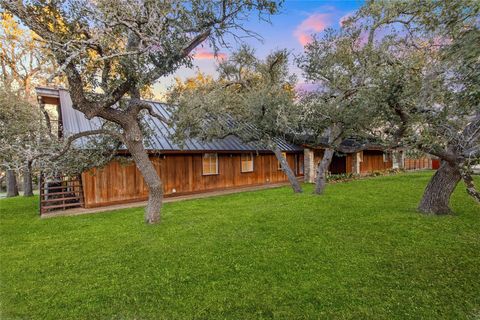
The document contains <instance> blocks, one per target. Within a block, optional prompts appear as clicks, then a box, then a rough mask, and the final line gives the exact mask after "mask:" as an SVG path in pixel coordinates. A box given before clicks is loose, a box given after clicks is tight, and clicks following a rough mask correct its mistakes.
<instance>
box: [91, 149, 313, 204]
mask: <svg viewBox="0 0 480 320" xmlns="http://www.w3.org/2000/svg"><path fill="white" fill-rule="evenodd" d="M202 156H203V154H202V153H197V154H185V153H177V154H165V155H161V156H152V157H151V160H152V162H153V164H154V166H155V168H156V170H157V172H158V173H159V175H160V178H161V179H162V182H163V186H164V188H163V189H164V193H165V196H167V197H168V196H174V195H182V194H191V193H200V192H205V191H210V190H220V189H226V188H235V187H242V186H249V185H261V184H269V183H277V182H284V181H288V178H287V176H286V175H285V174H284V173H283V171H282V170H279V169H278V162H277V159H276V158H275V155H273V154H258V155H256V154H254V164H253V167H254V168H253V170H254V171H253V172H245V173H242V172H241V167H240V166H241V161H240V158H241V154H240V153H233V154H230V153H218V172H219V174H217V175H202ZM287 161H288V163H289V164H290V166H291V168H292V170H294V171H295V170H296V173H297V175H299V176H300V175H302V173H301V171H302V170H301V169H302V164H303V161H304V160H303V154H301V153H297V154H295V153H288V154H287ZM82 183H83V190H84V200H85V206H86V207H97V206H105V205H110V204H115V203H124V202H133V201H140V200H146V199H147V197H148V188H147V185H146V184H145V182H144V181H143V178H142V175H141V174H140V172H139V171H138V169H137V168H136V166H135V164H134V163H129V164H127V165H124V164H120V163H119V162H118V161H112V162H111V163H109V164H108V165H107V166H105V167H104V168H101V169H97V168H95V169H92V170H90V171H89V172H84V173H83V174H82Z"/></svg>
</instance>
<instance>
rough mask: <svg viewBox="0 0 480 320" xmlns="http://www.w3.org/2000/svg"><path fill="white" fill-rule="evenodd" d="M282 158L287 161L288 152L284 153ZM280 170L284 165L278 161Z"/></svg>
mask: <svg viewBox="0 0 480 320" xmlns="http://www.w3.org/2000/svg"><path fill="white" fill-rule="evenodd" d="M282 157H283V158H284V159H285V160H287V153H286V152H282ZM278 170H282V164H281V163H280V161H278Z"/></svg>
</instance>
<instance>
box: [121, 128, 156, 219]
mask: <svg viewBox="0 0 480 320" xmlns="http://www.w3.org/2000/svg"><path fill="white" fill-rule="evenodd" d="M124 142H125V144H126V146H127V148H128V151H130V154H131V155H132V157H133V160H134V161H135V164H136V166H137V168H138V170H140V172H141V173H142V176H143V179H144V180H145V183H146V184H147V187H148V204H147V207H146V208H145V222H146V223H149V224H154V223H158V222H160V217H161V216H160V210H161V208H162V201H163V186H162V181H161V180H160V177H159V176H158V173H157V171H156V170H155V168H154V166H153V164H152V162H151V161H150V159H149V158H148V154H147V151H146V150H145V148H144V146H143V134H142V132H141V130H140V127H139V126H138V124H137V123H135V124H133V125H131V126H129V127H127V128H126V130H125V141H124Z"/></svg>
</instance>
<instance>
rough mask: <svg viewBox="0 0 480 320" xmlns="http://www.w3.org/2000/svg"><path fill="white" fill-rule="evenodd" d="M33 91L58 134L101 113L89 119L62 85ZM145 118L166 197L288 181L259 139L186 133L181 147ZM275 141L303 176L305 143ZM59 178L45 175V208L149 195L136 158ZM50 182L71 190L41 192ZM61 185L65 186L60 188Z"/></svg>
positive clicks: (84, 127)
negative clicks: (51, 114) (50, 111)
mask: <svg viewBox="0 0 480 320" xmlns="http://www.w3.org/2000/svg"><path fill="white" fill-rule="evenodd" d="M37 95H38V100H39V103H41V104H49V105H53V106H54V108H56V110H57V114H58V116H57V117H58V127H59V128H60V129H59V134H61V135H64V136H68V135H69V134H75V133H78V132H83V131H88V130H92V129H95V128H98V127H99V126H101V124H102V120H101V119H99V118H93V119H91V120H87V119H86V118H85V116H84V115H83V114H82V113H81V112H79V111H76V110H74V109H73V108H72V101H71V99H70V95H69V93H68V91H66V90H64V89H52V88H37ZM150 103H151V104H152V106H153V107H154V109H155V111H156V112H158V113H160V114H162V115H163V116H165V117H168V116H169V112H168V110H167V109H166V108H165V105H164V104H161V103H158V102H153V101H152V102H150ZM146 124H147V125H148V126H149V130H150V131H151V132H152V133H153V134H151V135H149V137H148V141H145V145H146V146H147V151H148V153H149V154H150V159H151V161H152V162H153V164H154V166H155V168H156V170H157V172H158V174H159V176H160V178H161V179H162V182H163V186H164V194H165V196H166V197H171V196H176V195H186V194H192V193H200V192H207V191H214V190H224V189H229V188H238V187H245V186H253V185H264V184H275V183H281V182H287V181H288V178H287V176H286V175H285V174H284V173H283V171H282V169H281V167H280V165H279V163H278V161H277V159H276V157H275V155H274V154H273V152H271V151H269V150H268V149H267V148H266V147H265V146H263V145H261V144H258V143H244V142H242V141H241V140H240V139H238V138H237V137H235V136H228V137H226V138H224V139H220V140H216V141H212V142H203V141H197V140H194V139H190V140H188V141H185V142H184V146H182V147H180V146H178V145H177V144H175V142H174V141H172V139H171V138H170V134H171V133H173V131H172V129H171V128H169V127H167V126H166V125H165V124H164V123H162V122H160V121H159V120H158V119H156V118H151V117H148V118H146ZM80 142H81V140H80ZM276 143H277V145H278V146H279V147H280V149H281V150H282V152H283V154H284V156H285V157H286V159H287V161H288V163H289V165H290V167H291V168H292V170H293V171H294V173H295V175H296V176H297V177H298V178H301V177H302V176H303V163H304V160H303V152H304V148H303V147H301V146H298V145H294V144H291V143H288V142H286V141H284V140H281V139H277V140H276ZM77 145H78V144H77ZM61 180H62V181H43V182H44V183H43V184H44V188H42V189H43V191H42V190H41V195H43V196H44V198H42V200H41V201H43V202H41V203H42V208H43V210H50V209H58V208H61V209H64V208H65V206H64V207H62V204H63V203H59V202H61V201H67V207H74V206H76V205H75V203H78V205H82V206H85V207H98V206H108V205H112V204H119V203H126V202H133V201H141V200H146V199H147V197H148V188H147V186H146V184H145V183H144V181H143V178H142V175H141V174H140V172H139V171H138V169H137V168H136V166H135V164H134V163H129V164H126V165H125V164H122V163H120V162H118V161H112V162H110V163H109V164H107V165H106V166H105V167H103V168H94V169H92V170H89V171H87V172H83V173H82V174H81V177H79V178H78V179H76V180H75V181H71V180H69V181H68V182H66V181H64V180H63V179H61ZM56 184H57V185H56ZM58 184H60V185H58ZM48 186H54V187H56V188H58V189H61V192H69V191H70V190H73V191H74V192H73V193H71V194H68V195H69V197H62V198H58V199H63V200H61V201H55V197H53V195H54V194H55V193H56V192H52V191H55V190H51V191H50V192H48V193H47V192H45V190H46V189H48V188H46V187H48ZM62 186H64V188H66V189H68V190H67V191H64V190H63V189H62V188H61V187H62ZM67 198H68V199H67ZM70 200H71V202H69V201H70ZM73 200H75V201H73Z"/></svg>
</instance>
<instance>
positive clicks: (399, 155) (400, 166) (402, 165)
mask: <svg viewBox="0 0 480 320" xmlns="http://www.w3.org/2000/svg"><path fill="white" fill-rule="evenodd" d="M394 156H395V160H396V162H397V164H398V169H400V170H402V169H404V168H405V163H404V162H403V151H396V152H394Z"/></svg>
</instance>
